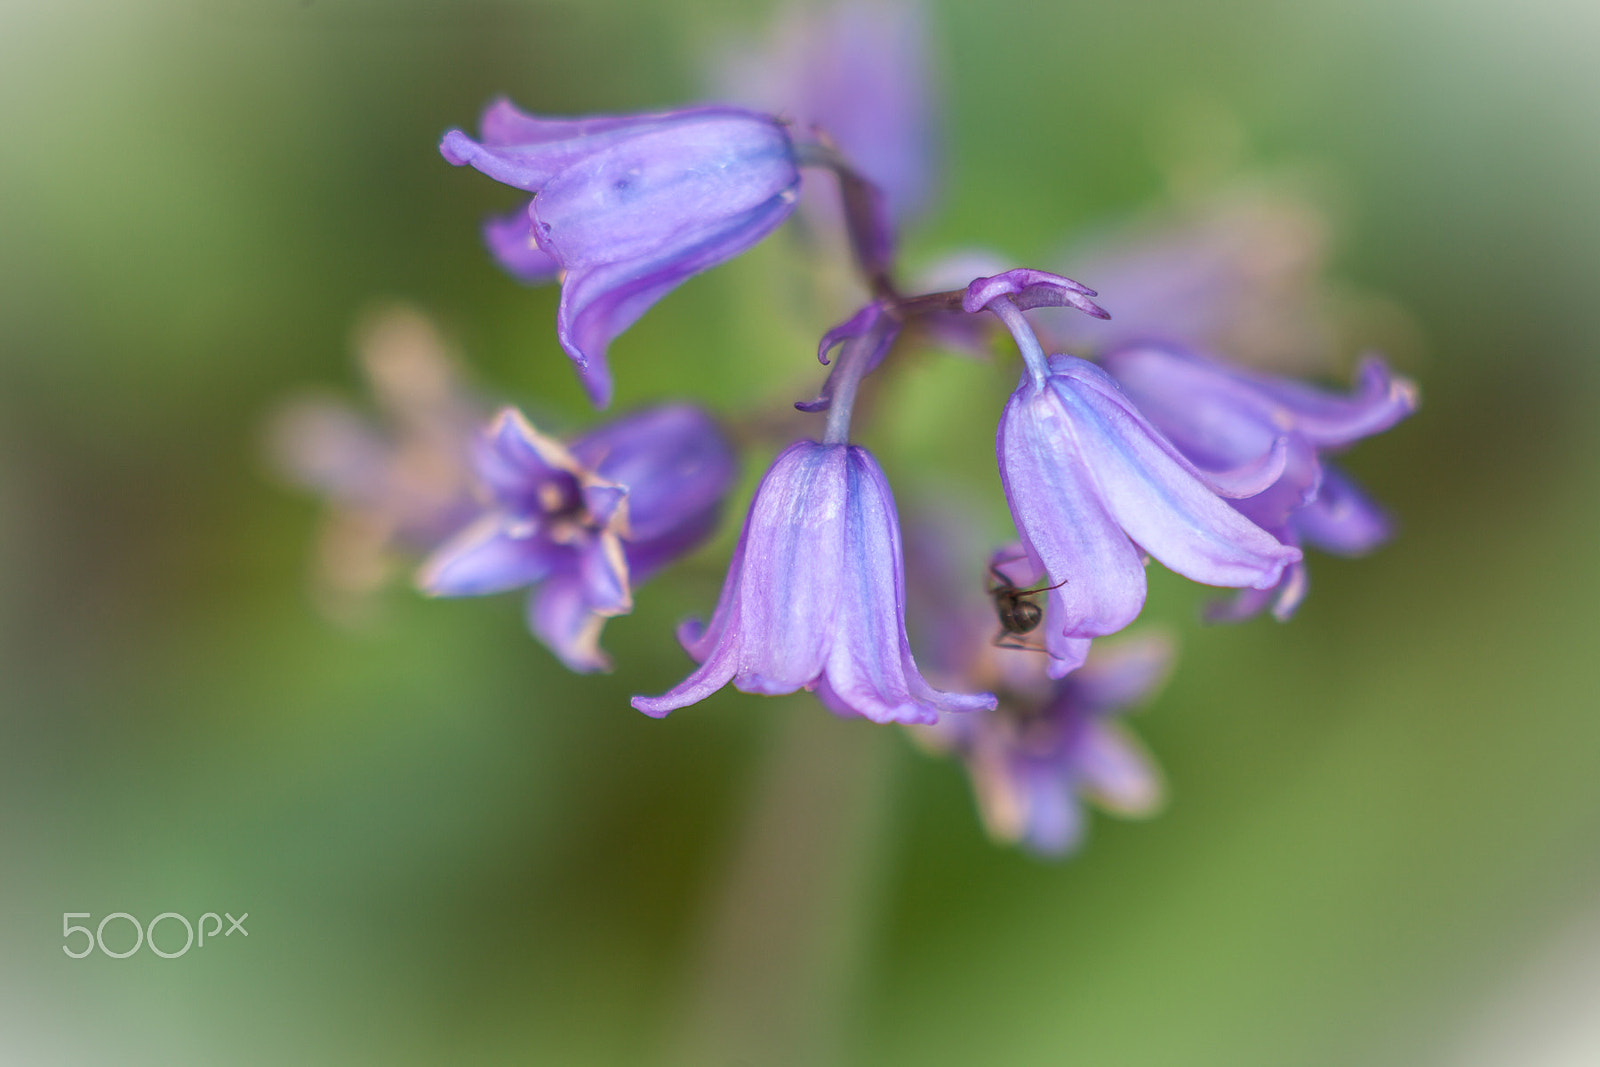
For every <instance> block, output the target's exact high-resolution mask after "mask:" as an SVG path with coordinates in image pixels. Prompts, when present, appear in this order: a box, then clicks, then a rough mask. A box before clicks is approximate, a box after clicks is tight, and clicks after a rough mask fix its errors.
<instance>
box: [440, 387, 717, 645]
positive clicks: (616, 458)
mask: <svg viewBox="0 0 1600 1067" xmlns="http://www.w3.org/2000/svg"><path fill="white" fill-rule="evenodd" d="M475 466H476V469H477V474H478V478H479V481H480V482H481V483H482V486H483V488H484V490H485V493H486V495H487V497H488V506H487V509H486V511H485V512H484V514H483V515H482V516H480V517H479V519H478V520H477V521H476V522H474V523H473V524H472V525H471V526H468V527H467V528H466V529H465V530H463V531H461V532H460V533H459V534H457V535H456V536H455V537H454V538H453V539H452V540H451V541H450V542H449V543H448V544H446V545H444V546H443V547H442V548H440V549H439V550H438V551H437V552H435V553H434V555H433V557H432V558H431V559H430V560H429V561H428V563H427V565H426V566H425V567H424V568H423V571H422V573H421V575H420V576H419V577H418V579H417V581H418V584H419V585H420V586H421V588H422V590H423V591H424V592H426V593H428V594H430V595H432V596H477V595H482V594H486V593H498V592H503V591H505V590H508V589H516V588H520V587H522V586H527V585H532V586H535V587H536V588H535V589H534V591H533V593H532V594H531V595H530V597H529V599H528V626H529V628H530V629H531V630H532V631H533V633H534V635H535V636H536V637H538V638H539V640H541V641H543V642H544V643H545V645H547V646H548V647H549V648H550V650H551V651H552V652H554V653H555V654H556V655H557V656H558V657H560V659H561V661H562V662H563V663H565V664H566V665H567V666H568V667H569V668H571V669H572V670H575V671H584V672H588V671H596V670H604V669H607V668H608V667H609V662H608V660H607V659H606V656H605V654H604V653H603V652H602V651H601V650H600V644H599V641H600V631H601V628H602V627H603V626H604V625H605V620H606V619H608V618H610V617H612V616H615V615H624V614H627V613H628V612H629V611H631V610H632V609H633V587H634V586H635V585H637V584H638V583H640V582H642V581H643V580H644V579H646V578H648V577H649V576H650V575H651V574H653V573H654V572H655V571H657V570H659V569H661V567H663V566H665V565H666V564H667V563H670V562H671V561H672V560H674V559H676V558H678V557H679V556H681V555H683V554H684V553H686V552H688V551H689V550H691V549H692V548H694V547H695V546H696V545H697V544H698V543H699V542H700V541H701V540H703V539H704V538H705V537H706V536H707V535H708V534H709V533H710V532H711V531H712V529H713V527H714V526H715V524H716V520H717V515H718V513H719V511H720V508H721V504H722V498H723V496H724V495H725V494H726V493H727V491H728V487H729V486H730V485H731V483H732V481H733V477H734V473H735V461H734V457H733V453H732V451H731V449H730V448H729V446H728V444H727V442H726V441H725V440H724V439H723V437H722V434H721V433H720V432H719V431H718V430H717V428H716V425H715V424H714V423H713V422H712V421H711V419H710V418H709V417H708V416H707V415H706V414H705V413H704V412H702V411H700V410H699V409H698V408H694V407H690V406H687V405H670V406H666V407H659V408H652V409H649V410H646V411H641V412H639V413H637V414H635V415H631V416H629V417H627V418H624V419H619V420H617V421H616V422H613V423H610V424H608V425H606V426H602V427H600V428H599V429H596V430H594V431H592V432H590V433H589V434H586V435H585V436H583V437H581V438H579V439H578V440H576V441H574V442H573V443H572V444H571V445H570V446H568V445H563V444H562V443H561V442H559V441H557V440H555V439H554V438H551V437H548V436H546V435H544V434H542V433H540V432H539V431H537V430H536V429H534V428H533V426H531V425H530V424H529V423H528V421H527V420H526V419H524V418H523V417H522V415H521V414H520V413H519V412H517V411H516V410H515V409H511V408H508V409H506V410H505V411H503V412H501V413H500V415H499V416H498V417H497V418H496V419H495V420H494V422H493V424H491V425H490V427H489V428H488V429H487V430H486V431H485V432H484V434H483V435H482V437H481V438H480V439H479V441H478V447H477V452H476V456H475Z"/></svg>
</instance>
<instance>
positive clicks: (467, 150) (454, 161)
mask: <svg viewBox="0 0 1600 1067" xmlns="http://www.w3.org/2000/svg"><path fill="white" fill-rule="evenodd" d="M477 152H478V145H477V143H476V142H474V141H473V139H472V138H470V137H468V136H467V135H466V134H465V133H462V132H461V131H460V130H458V129H454V128H451V129H448V130H446V131H445V132H444V137H442V138H441V139H440V141H439V154H440V155H441V156H443V157H444V158H445V161H446V162H448V163H449V164H450V165H451V166H454V167H464V166H466V165H467V164H468V163H470V162H471V161H472V159H473V157H474V156H476V155H477Z"/></svg>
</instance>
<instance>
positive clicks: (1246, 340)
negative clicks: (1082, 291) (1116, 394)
mask: <svg viewBox="0 0 1600 1067" xmlns="http://www.w3.org/2000/svg"><path fill="white" fill-rule="evenodd" d="M1327 245H1328V226H1327V223H1326V222H1325V220H1324V219H1323V218H1322V216H1321V214H1320V213H1319V212H1318V211H1317V210H1316V209H1315V208H1313V207H1312V206H1310V205H1309V204H1308V203H1305V202H1303V201H1302V200H1300V199H1298V198H1296V197H1294V196H1292V195H1290V194H1289V193H1287V192H1283V191H1273V190H1269V189H1263V188H1260V187H1249V188H1240V189H1237V190H1234V191H1232V192H1230V193H1228V194H1225V195H1221V196H1218V197H1215V198H1213V199H1211V200H1209V201H1206V202H1204V203H1201V204H1199V205H1198V206H1195V207H1193V208H1190V209H1187V210H1185V211H1182V212H1168V213H1167V214H1165V215H1164V216H1162V217H1159V218H1155V219H1150V220H1142V221H1140V222H1136V223H1134V224H1131V225H1129V226H1125V227H1123V228H1121V229H1118V230H1115V231H1113V232H1110V233H1108V234H1105V235H1103V236H1101V237H1100V238H1099V239H1097V240H1094V241H1092V242H1089V243H1087V244H1084V245H1082V246H1080V247H1078V248H1077V249H1075V250H1073V251H1071V252H1069V253H1068V254H1067V255H1066V256H1065V257H1064V258H1063V260H1062V262H1063V265H1064V266H1065V267H1066V269H1067V272H1068V273H1069V274H1071V275H1073V276H1074V277H1077V278H1087V279H1089V281H1090V282H1091V283H1092V284H1093V285H1095V286H1096V287H1097V288H1098V289H1099V290H1100V291H1101V292H1103V293H1107V294H1110V297H1109V302H1110V305H1111V310H1112V312H1113V314H1114V315H1115V317H1114V318H1113V319H1112V320H1110V321H1109V322H1089V321H1086V320H1084V319H1081V318H1079V317H1077V316H1069V315H1062V314H1058V313H1049V312H1046V313H1044V314H1043V315H1041V316H1039V320H1038V322H1039V326H1040V331H1041V333H1042V334H1044V335H1045V336H1046V338H1047V342H1048V344H1049V345H1050V347H1051V348H1053V349H1055V350H1056V351H1066V352H1072V353H1074V354H1076V355H1083V356H1090V355H1095V354H1098V353H1101V352H1105V351H1107V350H1109V349H1110V348H1113V347H1116V346H1118V345H1123V344H1129V343H1135V342H1166V343H1175V344H1183V345H1188V346H1191V347H1198V348H1201V349H1204V350H1206V351H1210V352H1217V353H1221V354H1223V355H1225V356H1227V357H1228V358H1230V359H1233V360H1235V361H1237V362H1239V363H1242V364H1245V365H1249V366H1257V367H1273V368H1278V369H1285V370H1300V371H1304V370H1308V369H1315V368H1320V367H1322V366H1324V365H1325V364H1326V363H1327V362H1328V360H1329V359H1330V357H1331V356H1332V354H1333V350H1334V348H1335V340H1336V336H1337V333H1338V330H1337V322H1336V317H1335V316H1334V314H1333V313H1332V309H1331V304H1330V300H1329V295H1328V291H1327V287H1326V285H1325V284H1324V282H1323V278H1322V271H1323V263H1324V260H1325V258H1326V251H1327Z"/></svg>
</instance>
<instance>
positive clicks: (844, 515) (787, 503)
mask: <svg viewBox="0 0 1600 1067" xmlns="http://www.w3.org/2000/svg"><path fill="white" fill-rule="evenodd" d="M680 637H681V639H682V640H683V641H684V645H685V647H686V648H687V649H688V651H689V652H690V654H691V655H692V656H694V657H695V658H696V659H698V660H700V661H701V665H700V667H699V668H698V669H697V670H695V671H694V672H693V673H691V674H690V675H689V677H688V678H686V679H685V680H684V681H683V682H682V683H681V684H680V685H678V686H677V687H675V688H674V689H672V690H670V691H669V692H667V693H666V694H664V695H662V696H660V697H653V698H651V697H636V698H634V701H633V704H634V707H636V708H638V709H639V710H640V711H643V712H645V713H646V714H650V715H657V716H659V715H664V714H666V713H667V712H669V711H671V710H673V709H674V708H679V707H683V706H685V705H686V704H690V703H694V702H695V701H698V700H701V699H704V697H706V696H707V695H709V694H710V693H711V692H713V691H715V690H716V689H717V688H720V687H721V686H722V685H725V684H727V683H728V682H729V681H731V682H732V683H733V684H734V685H735V687H737V688H739V689H741V690H743V691H745V692H751V693H765V694H779V693H790V692H794V691H795V690H797V689H802V688H805V689H815V690H816V691H817V692H818V694H819V695H820V696H821V697H822V699H823V701H824V703H826V704H827V705H828V706H829V707H830V708H832V709H833V710H834V711H836V712H839V713H841V714H852V715H861V716H865V717H866V718H869V719H872V720H874V721H878V722H890V721H895V722H932V721H933V720H934V719H935V718H936V717H937V714H938V712H939V711H941V710H964V709H967V708H984V707H993V706H994V699H993V697H992V696H989V695H987V694H985V695H983V696H980V697H963V696H952V695H949V694H944V693H940V692H938V691H936V690H934V689H933V688H932V687H931V686H929V685H928V684H927V682H926V681H925V680H924V679H923V678H922V677H921V675H920V674H919V673H918V672H917V669H916V664H915V662H914V661H913V660H912V658H911V653H910V649H909V646H908V645H907V642H906V637H905V588H904V577H903V563H902V559H901V551H900V531H899V523H898V520H897V519H896V517H895V510H894V499H893V496H892V494H891V493H890V491H889V486H888V482H887V481H886V480H885V479H884V477H883V473H882V471H881V470H879V469H878V466H877V463H876V462H875V461H874V460H873V459H872V458H871V456H870V455H869V454H868V453H867V452H866V451H865V450H864V449H860V448H855V447H851V446H847V445H821V444H817V443H815V442H811V441H801V442H798V443H796V444H794V445H791V446H790V447H789V448H788V449H786V450H785V451H784V452H783V453H781V454H780V455H779V456H778V458H777V459H776V460H775V461H774V462H773V465H772V467H771V469H769V470H768V471H767V474H766V476H765V477H763V478H762V480H761V484H760V486H758V487H757V489H756V496H755V499H754V500H753V501H752V502H751V505H750V512H749V515H748V517H747V518H746V520H745V526H744V531H743V533H742V534H741V535H740V539H739V546H738V549H737V550H736V552H735V554H734V559H733V563H732V565H731V566H730V568H729V571H728V577H727V580H726V581H725V583H724V585H723V590H722V596H721V597H720V598H719V600H718V602H717V609H716V612H715V613H714V614H713V616H712V619H711V624H710V625H709V626H707V627H700V626H698V625H692V626H688V627H685V628H684V629H683V630H681V631H680Z"/></svg>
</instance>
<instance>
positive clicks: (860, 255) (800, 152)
mask: <svg viewBox="0 0 1600 1067" xmlns="http://www.w3.org/2000/svg"><path fill="white" fill-rule="evenodd" d="M819 136H820V137H821V138H822V139H821V140H818V141H801V142H798V143H797V144H796V145H795V156H796V158H797V159H798V160H799V162H800V165H801V166H812V167H822V168H824V169H826V170H830V171H832V172H833V174H834V177H836V178H837V179H838V180H839V199H840V202H841V206H842V207H843V209H844V223H845V230H846V232H847V233H848V234H849V236H850V251H851V253H852V255H853V256H854V257H855V261H856V266H857V267H858V268H859V269H860V270H861V274H862V276H863V277H864V278H865V279H866V282H867V288H868V289H869V290H870V291H871V292H872V295H873V296H874V297H877V298H879V299H883V300H887V301H890V302H891V303H898V302H899V301H900V299H901V298H900V291H899V290H898V289H897V288H896V287H895V284H894V279H893V278H892V277H891V275H890V269H891V268H892V267H893V265H894V264H893V257H894V224H893V222H891V221H890V219H889V209H888V207H887V205H886V204H885V203H884V200H883V190H881V189H879V188H878V187H877V186H876V185H874V184H873V183H872V182H871V181H869V180H868V179H867V178H866V177H864V176H863V175H862V174H861V172H860V171H858V170H856V169H855V167H853V166H851V165H850V161H849V160H847V159H845V157H844V156H843V155H842V154H840V152H839V150H838V149H837V148H835V147H833V145H832V144H830V143H828V141H827V139H826V135H825V134H821V133H820V131H819Z"/></svg>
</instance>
